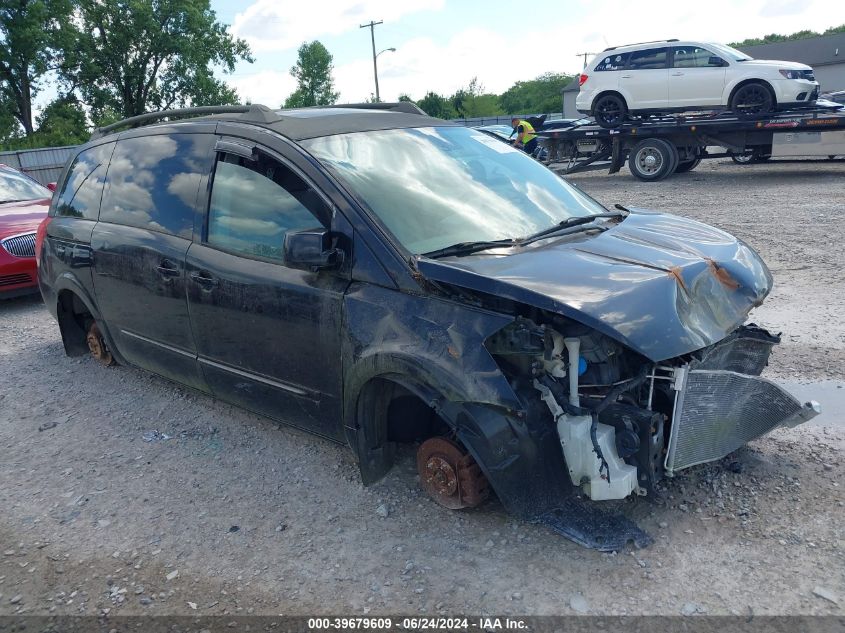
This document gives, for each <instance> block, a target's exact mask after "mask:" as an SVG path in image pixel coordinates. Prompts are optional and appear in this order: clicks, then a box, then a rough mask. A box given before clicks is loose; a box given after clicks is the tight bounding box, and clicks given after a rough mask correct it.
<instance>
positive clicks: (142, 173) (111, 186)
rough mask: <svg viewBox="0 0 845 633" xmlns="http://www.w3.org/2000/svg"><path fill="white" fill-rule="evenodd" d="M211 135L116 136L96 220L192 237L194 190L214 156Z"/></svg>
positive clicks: (195, 193)
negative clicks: (100, 209) (118, 138)
mask: <svg viewBox="0 0 845 633" xmlns="http://www.w3.org/2000/svg"><path fill="white" fill-rule="evenodd" d="M213 148H214V136H213V135H212V134H156V135H151V136H138V137H134V138H126V139H120V140H119V141H118V142H117V147H116V148H115V150H114V155H113V156H112V159H111V164H110V165H109V171H108V176H107V179H106V189H105V192H104V193H103V206H102V211H101V212H100V221H101V222H111V223H113V224H123V225H127V226H134V227H138V228H141V229H148V230H150V231H157V232H159V233H169V234H171V235H176V236H178V237H183V238H185V239H191V235H192V233H193V228H194V211H195V208H196V201H197V191H198V189H199V186H200V182H201V181H202V179H203V178H204V177H205V176H206V175H208V174H209V173H210V172H211V166H212V163H213V161H214V149H213Z"/></svg>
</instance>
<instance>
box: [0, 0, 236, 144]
mask: <svg viewBox="0 0 845 633" xmlns="http://www.w3.org/2000/svg"><path fill="white" fill-rule="evenodd" d="M240 60H246V61H249V62H251V61H252V55H251V52H250V49H249V46H248V45H247V44H246V42H244V41H243V40H241V39H237V38H235V37H233V36H232V35H231V34H230V33H229V32H228V29H227V27H226V26H225V25H222V24H220V23H219V22H218V21H217V17H216V14H215V12H214V11H212V10H211V8H210V3H209V0H6V1H5V2H3V3H2V4H0V146H2V147H3V148H4V149H6V148H26V147H43V146H50V145H64V144H75V143H78V142H80V141H82V140H84V139H85V138H87V136H88V120H87V118H88V117H87V116H86V112H87V113H88V115H90V122H91V123H92V124H94V125H103V124H106V123H109V122H112V121H115V120H118V119H122V118H126V117H130V116H135V115H137V114H142V113H143V112H148V111H150V110H159V109H167V108H171V107H182V106H200V105H212V104H235V103H238V101H239V100H238V95H237V94H236V93H235V91H234V90H233V89H232V88H230V87H229V86H228V85H226V83H225V82H223V81H220V80H219V79H217V78H215V77H214V69H215V68H222V69H223V70H224V72H232V71H233V70H234V68H235V65H236V64H237V62H238V61H240ZM48 84H52V85H54V86H56V87H57V88H58V97H57V98H56V99H55V100H54V101H53V102H52V103H50V104H48V105H47V106H46V107H45V108H44V109H43V110H42V112H41V114H40V115H39V116H38V117H36V118H35V119H34V118H33V104H34V102H35V98H36V97H37V96H38V94H39V93H40V92H41V91H42V90H43V89H44V88H45V87H46V86H47V85H48Z"/></svg>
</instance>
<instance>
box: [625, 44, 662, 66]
mask: <svg viewBox="0 0 845 633" xmlns="http://www.w3.org/2000/svg"><path fill="white" fill-rule="evenodd" d="M668 52H669V49H668V48H666V47H664V48H647V49H645V50H642V51H633V52H632V53H631V58H630V60H629V61H628V68H629V70H652V69H655V68H666V58H667V57H668Z"/></svg>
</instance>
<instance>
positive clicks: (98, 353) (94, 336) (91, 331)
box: [85, 322, 114, 366]
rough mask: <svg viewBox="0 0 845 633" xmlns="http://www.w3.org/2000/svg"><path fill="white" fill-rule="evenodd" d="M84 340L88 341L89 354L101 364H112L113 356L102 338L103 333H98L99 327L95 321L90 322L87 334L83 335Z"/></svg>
mask: <svg viewBox="0 0 845 633" xmlns="http://www.w3.org/2000/svg"><path fill="white" fill-rule="evenodd" d="M85 342H86V343H88V349H89V350H91V356H93V357H94V358H96V359H97V360H98V361H100V362H101V363H102V364H103V365H106V366H108V365H114V358H113V357H112V355H111V352H110V351H109V348H108V347H107V346H106V342H105V341H104V340H103V335H102V333H100V328H99V327H97V323H96V322H94V323H92V324H91V327H89V328H88V335H87V336H86V337H85Z"/></svg>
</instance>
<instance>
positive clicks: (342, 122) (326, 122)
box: [91, 103, 457, 141]
mask: <svg viewBox="0 0 845 633" xmlns="http://www.w3.org/2000/svg"><path fill="white" fill-rule="evenodd" d="M383 106H388V107H383ZM389 106H392V107H389ZM404 106H407V107H404ZM202 109H203V108H197V109H195V110H202ZM214 109H215V108H205V110H214ZM235 109H236V108H235ZM181 112H184V113H185V114H181V113H180V111H178V110H176V111H172V115H173V116H185V115H186V114H188V113H189V112H190V111H189V110H184V111H181ZM203 114H204V116H191V118H185V119H177V120H171V121H167V122H159V123H151V124H148V125H144V126H143V127H141V128H130V129H135V130H138V129H145V128H149V129H151V130H152V129H154V128H155V127H157V126H158V125H167V126H173V125H179V124H180V123H196V122H198V121H206V122H208V121H229V122H237V123H245V124H248V125H257V126H259V127H264V128H268V129H271V130H273V131H274V132H278V133H279V134H281V135H282V136H285V137H287V138H289V139H292V140H295V141H302V140H305V139H309V138H316V137H321V136H333V135H336V134H349V133H353V132H373V131H377V130H393V129H401V128H419V127H431V126H444V125H449V126H454V125H457V124H456V123H453V122H451V121H445V120H443V119H436V118H434V117H430V116H428V115H426V114H423V113H422V110H419V109H418V108H417V107H416V106H415V105H412V104H401V103H400V104H360V105H351V106H335V107H331V106H329V107H323V106H319V107H313V108H297V109H292V110H271V109H270V108H267V107H264V106H255V105H253V106H251V107H250V108H249V109H248V110H246V111H240V112H221V113H218V112H208V113H203ZM156 116H158V117H159V118H164V117H165V116H168V115H167V113H150V114H149V115H141V116H140V117H134V118H132V119H127V120H126V121H125V122H118V123H117V124H114V126H109V127H108V128H104V129H101V130H95V131H94V134H93V135H92V137H91V140H94V139H97V138H102V137H103V136H105V135H106V134H110V133H114V132H116V131H117V130H113V129H110V128H113V127H115V126H120V125H121V124H123V123H125V124H130V123H143V122H144V120H146V119H149V120H151V121H152V120H154V119H155V117H156ZM136 119H142V121H136ZM124 131H127V130H124Z"/></svg>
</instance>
